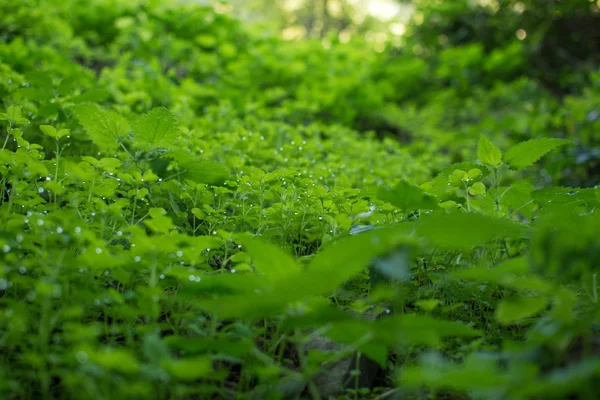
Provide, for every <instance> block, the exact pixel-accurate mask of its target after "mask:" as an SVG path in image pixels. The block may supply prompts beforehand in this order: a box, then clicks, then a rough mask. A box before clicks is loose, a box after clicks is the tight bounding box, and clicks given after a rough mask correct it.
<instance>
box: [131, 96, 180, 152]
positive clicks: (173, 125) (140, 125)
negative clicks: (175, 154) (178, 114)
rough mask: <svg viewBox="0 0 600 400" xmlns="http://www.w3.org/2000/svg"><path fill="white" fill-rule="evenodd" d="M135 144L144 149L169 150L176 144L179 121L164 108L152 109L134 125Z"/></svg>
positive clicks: (133, 139)
mask: <svg viewBox="0 0 600 400" xmlns="http://www.w3.org/2000/svg"><path fill="white" fill-rule="evenodd" d="M132 130H133V138H132V141H133V144H134V145H135V146H136V147H138V148H140V149H142V150H150V149H155V148H159V147H161V148H165V147H166V148H169V147H172V146H173V144H175V143H176V140H177V137H178V132H177V120H176V119H175V117H174V116H173V114H171V113H170V112H169V110H167V109H166V108H164V107H157V108H154V109H152V111H150V112H149V113H147V114H144V115H143V116H142V117H140V118H139V119H138V120H136V121H135V122H134V123H133V124H132Z"/></svg>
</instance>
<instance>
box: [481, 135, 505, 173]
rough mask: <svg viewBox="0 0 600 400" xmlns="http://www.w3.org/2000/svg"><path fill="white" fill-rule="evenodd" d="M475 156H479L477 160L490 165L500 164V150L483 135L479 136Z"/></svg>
mask: <svg viewBox="0 0 600 400" xmlns="http://www.w3.org/2000/svg"><path fill="white" fill-rule="evenodd" d="M477 157H478V158H479V161H481V162H482V163H484V164H486V165H489V166H491V167H498V166H500V164H502V152H501V151H500V149H499V148H498V147H496V145H495V144H494V143H492V142H491V141H490V140H489V139H488V138H486V137H485V136H483V135H480V136H479V145H478V146H477Z"/></svg>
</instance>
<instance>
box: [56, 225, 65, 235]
mask: <svg viewBox="0 0 600 400" xmlns="http://www.w3.org/2000/svg"><path fill="white" fill-rule="evenodd" d="M63 232H64V231H63V228H61V227H60V226H59V227H57V228H56V233H63Z"/></svg>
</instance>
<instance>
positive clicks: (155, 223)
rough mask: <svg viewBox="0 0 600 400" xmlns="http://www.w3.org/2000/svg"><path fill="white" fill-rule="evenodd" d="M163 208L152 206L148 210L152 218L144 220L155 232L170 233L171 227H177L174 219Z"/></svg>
mask: <svg viewBox="0 0 600 400" xmlns="http://www.w3.org/2000/svg"><path fill="white" fill-rule="evenodd" d="M166 214H167V212H166V211H165V209H163V208H151V209H150V210H149V211H148V215H149V216H150V218H147V219H145V220H144V224H145V225H146V226H147V227H148V228H149V229H150V230H151V231H152V232H155V233H162V234H164V235H166V234H168V233H169V231H170V230H171V229H174V228H175V225H174V224H173V221H171V218H169V217H168V216H167V215H166Z"/></svg>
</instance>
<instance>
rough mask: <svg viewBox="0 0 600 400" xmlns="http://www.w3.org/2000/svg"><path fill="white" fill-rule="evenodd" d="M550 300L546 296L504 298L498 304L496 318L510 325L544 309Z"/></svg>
mask: <svg viewBox="0 0 600 400" xmlns="http://www.w3.org/2000/svg"><path fill="white" fill-rule="evenodd" d="M549 303H550V300H549V299H547V298H545V297H519V298H514V299H511V300H503V301H502V302H500V304H498V309H497V310H496V319H497V320H498V322H500V323H501V324H503V325H510V324H513V323H516V322H519V321H521V320H523V319H525V318H528V317H531V316H533V315H535V314H538V313H539V312H541V311H543V310H544V309H545V308H546V307H547V306H548V304H549Z"/></svg>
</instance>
